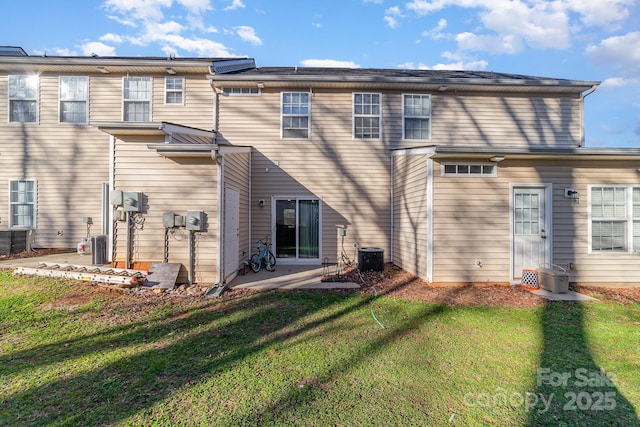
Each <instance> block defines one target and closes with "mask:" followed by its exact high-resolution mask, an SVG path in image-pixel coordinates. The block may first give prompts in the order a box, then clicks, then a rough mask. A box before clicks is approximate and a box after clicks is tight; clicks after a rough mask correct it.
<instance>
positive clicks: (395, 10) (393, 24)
mask: <svg viewBox="0 0 640 427" xmlns="http://www.w3.org/2000/svg"><path fill="white" fill-rule="evenodd" d="M384 13H385V17H384V21H385V22H386V23H387V26H388V27H389V28H394V29H395V28H398V26H399V25H400V22H399V21H398V18H403V17H404V15H403V14H402V12H401V11H400V8H399V7H398V6H393V7H390V8H388V9H387V10H386V11H385V12H384Z"/></svg>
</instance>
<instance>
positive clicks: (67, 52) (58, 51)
mask: <svg viewBox="0 0 640 427" xmlns="http://www.w3.org/2000/svg"><path fill="white" fill-rule="evenodd" d="M33 54H34V55H38V56H46V55H54V56H78V53H77V52H76V51H75V50H71V49H67V48H66V47H65V48H58V47H54V48H52V49H49V50H35V51H33Z"/></svg>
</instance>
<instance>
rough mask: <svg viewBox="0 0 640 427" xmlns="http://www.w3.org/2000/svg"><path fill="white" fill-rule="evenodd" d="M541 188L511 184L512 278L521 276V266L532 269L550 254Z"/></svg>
mask: <svg viewBox="0 0 640 427" xmlns="http://www.w3.org/2000/svg"><path fill="white" fill-rule="evenodd" d="M547 191H550V190H547V189H546V188H545V187H514V189H513V200H512V204H511V206H512V208H511V209H512V211H511V217H512V218H513V224H512V230H513V254H512V262H513V277H514V278H515V279H517V278H520V277H522V270H523V269H535V268H538V267H539V266H540V265H541V264H544V263H549V262H550V257H551V246H550V238H549V237H550V234H549V232H550V231H551V230H550V227H551V224H550V223H549V221H548V218H547V203H548V202H547Z"/></svg>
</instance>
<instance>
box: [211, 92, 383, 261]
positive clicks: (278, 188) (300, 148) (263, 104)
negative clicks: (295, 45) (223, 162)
mask: <svg viewBox="0 0 640 427" xmlns="http://www.w3.org/2000/svg"><path fill="white" fill-rule="evenodd" d="M383 104H384V96H383ZM383 116H384V112H383ZM219 118H220V119H219V120H220V121H219V126H218V128H219V131H220V134H221V135H223V136H224V139H226V140H228V141H230V142H231V143H233V144H236V145H252V146H253V147H254V151H253V154H252V162H251V164H252V167H251V169H252V200H251V205H252V206H254V207H255V208H254V209H252V217H253V218H252V240H255V239H257V238H261V237H264V236H265V235H266V234H268V233H270V232H271V198H272V196H307V197H311V196H313V197H318V198H320V199H321V200H322V211H321V221H322V244H321V257H322V258H324V257H326V258H328V260H330V261H334V260H336V258H337V256H338V254H339V249H340V245H339V241H338V236H337V229H336V226H338V225H342V226H346V227H347V237H346V238H345V249H346V251H347V253H348V255H349V257H353V256H354V254H353V244H354V243H356V244H357V245H358V247H380V248H383V249H384V251H385V258H388V257H389V256H390V255H389V249H390V246H389V236H390V208H389V203H390V200H389V198H390V180H389V179H390V178H389V176H390V175H389V174H390V172H389V171H390V156H389V151H388V150H386V149H385V148H386V146H385V143H384V141H383V140H354V139H353V138H352V131H351V126H352V92H350V91H344V92H339V93H330V92H326V91H319V90H318V91H315V90H314V93H313V96H312V98H311V137H310V139H285V140H281V139H280V92H279V91H270V90H266V89H265V90H263V91H262V95H261V96H252V97H239V96H238V97H227V96H220V97H219ZM276 162H277V165H276ZM260 199H264V200H265V206H264V207H262V208H259V207H257V205H258V200H260Z"/></svg>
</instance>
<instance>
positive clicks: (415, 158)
mask: <svg viewBox="0 0 640 427" xmlns="http://www.w3.org/2000/svg"><path fill="white" fill-rule="evenodd" d="M393 162H394V164H393V171H394V176H393V262H394V264H396V265H397V266H399V267H401V268H403V269H404V270H406V271H409V272H410V273H413V274H415V275H416V276H419V277H422V278H424V279H426V278H427V250H428V248H427V226H428V224H427V221H428V217H427V215H428V212H427V156H426V155H425V154H417V155H395V156H394V157H393Z"/></svg>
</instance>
